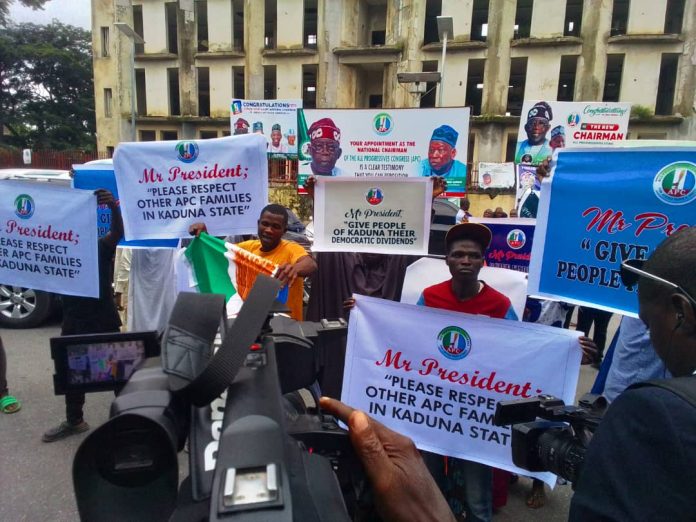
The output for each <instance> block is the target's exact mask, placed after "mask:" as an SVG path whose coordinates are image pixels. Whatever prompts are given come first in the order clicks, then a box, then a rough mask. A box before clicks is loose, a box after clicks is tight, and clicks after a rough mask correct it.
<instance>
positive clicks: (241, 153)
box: [114, 134, 268, 241]
mask: <svg viewBox="0 0 696 522" xmlns="http://www.w3.org/2000/svg"><path fill="white" fill-rule="evenodd" d="M114 169H115V172H116V183H117V184H118V192H119V194H120V196H121V202H122V205H121V208H122V212H123V223H124V229H125V234H126V239H128V240H129V241H130V240H134V239H172V238H180V237H188V236H189V233H188V227H189V225H191V224H193V223H196V222H201V221H203V222H205V224H206V226H207V228H208V232H209V233H210V234H212V235H227V234H251V233H255V232H256V230H257V227H256V221H257V219H258V217H259V214H260V212H261V209H262V208H263V207H264V206H265V205H266V203H267V202H268V161H267V158H266V140H265V138H264V137H263V136H260V135H253V134H252V135H248V136H232V137H228V138H219V139H210V140H192V141H179V142H173V141H157V142H137V143H122V144H121V145H119V146H118V148H117V149H116V154H115V156H114Z"/></svg>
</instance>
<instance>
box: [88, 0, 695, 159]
mask: <svg viewBox="0 0 696 522" xmlns="http://www.w3.org/2000/svg"><path fill="white" fill-rule="evenodd" d="M439 15H444V16H451V17H452V18H453V26H454V34H453V35H451V36H450V40H449V42H448V46H447V53H446V59H445V71H444V77H443V81H442V82H441V83H440V84H437V83H433V84H428V85H427V90H426V92H425V93H413V92H411V91H413V90H415V89H413V86H412V85H409V84H400V83H399V82H398V80H397V73H401V72H428V71H440V70H441V66H442V64H441V63H440V62H441V55H442V44H441V43H440V41H439V38H438V31H437V23H436V17H437V16H439ZM115 23H122V24H126V25H127V26H129V27H130V28H132V29H133V30H134V31H135V33H137V34H138V35H140V36H141V37H142V38H143V39H144V41H145V43H144V44H134V43H133V40H132V39H131V38H130V37H128V36H126V35H125V34H124V33H122V32H121V31H120V30H117V28H116V27H115V25H114V24H115ZM92 28H93V31H92V34H93V50H94V74H95V82H94V84H95V90H96V93H95V94H96V96H95V100H96V113H97V143H98V148H99V150H100V151H107V152H112V151H113V149H114V147H115V146H116V145H117V144H118V143H119V142H120V141H130V140H131V139H133V137H135V139H137V140H141V141H145V140H167V139H183V138H188V139H191V138H211V137H219V136H223V135H228V134H229V131H230V129H229V126H230V124H229V111H230V109H229V107H230V101H231V99H232V98H235V97H236V98H246V99H274V98H278V99H283V98H302V99H303V101H304V105H305V107H327V108H366V107H385V108H400V107H433V106H435V104H436V101H437V99H438V94H439V92H438V91H439V89H444V91H443V93H442V94H443V96H442V105H443V106H445V107H446V106H464V105H466V106H470V107H471V108H472V115H473V117H472V122H471V133H470V136H469V157H468V158H467V159H468V162H469V163H472V164H474V165H475V164H476V163H477V162H479V161H489V162H499V161H506V160H508V161H510V160H511V158H512V156H513V155H514V148H515V142H516V139H517V129H518V124H519V116H520V110H521V107H522V102H523V100H524V99H547V100H565V101H622V102H630V103H632V104H633V105H634V111H633V113H632V114H633V116H632V118H631V125H630V129H629V138H634V139H696V123H695V121H696V120H695V119H694V113H695V112H696V108H695V106H694V92H695V91H696V2H692V1H687V0H613V1H612V0H585V1H582V0H490V1H488V0H179V1H173V2H167V1H165V0H92ZM133 96H135V100H134V101H135V104H134V105H135V125H134V126H133V125H132V124H131V112H132V111H131V101H132V99H133V98H132V97H133ZM133 131H135V132H133Z"/></svg>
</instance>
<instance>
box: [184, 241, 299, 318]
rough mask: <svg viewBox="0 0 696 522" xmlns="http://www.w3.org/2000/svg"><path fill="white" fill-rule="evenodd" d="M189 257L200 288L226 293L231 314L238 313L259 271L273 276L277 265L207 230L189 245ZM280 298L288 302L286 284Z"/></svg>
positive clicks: (210, 292)
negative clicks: (210, 233)
mask: <svg viewBox="0 0 696 522" xmlns="http://www.w3.org/2000/svg"><path fill="white" fill-rule="evenodd" d="M186 259H187V260H188V263H189V266H190V267H191V271H192V273H193V279H194V280H195V282H196V286H197V288H198V291H199V292H201V293H206V294H223V295H224V296H225V301H226V302H227V312H228V314H236V313H237V312H238V311H239V308H240V307H241V306H242V303H243V301H244V299H246V297H247V295H248V294H249V291H250V290H251V287H252V286H253V284H254V281H255V280H256V276H257V275H259V274H265V275H269V276H272V275H273V273H274V272H275V270H276V269H277V268H278V267H277V265H276V264H275V263H273V262H271V261H269V260H267V259H264V258H262V257H260V256H257V255H255V254H252V253H251V252H248V251H246V250H244V249H242V248H239V247H238V246H237V245H233V244H232V243H226V242H225V241H224V240H222V239H218V238H216V237H213V236H211V235H209V234H206V233H205V232H203V233H201V234H200V235H199V236H198V237H196V238H194V240H193V241H191V244H190V245H189V246H188V247H187V248H186ZM278 299H279V300H280V301H282V302H285V300H286V299H287V286H286V287H285V288H284V289H283V290H281V293H280V295H279V296H278Z"/></svg>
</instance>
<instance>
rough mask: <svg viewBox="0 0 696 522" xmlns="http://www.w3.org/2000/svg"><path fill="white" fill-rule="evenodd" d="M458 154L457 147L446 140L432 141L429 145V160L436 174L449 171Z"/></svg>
mask: <svg viewBox="0 0 696 522" xmlns="http://www.w3.org/2000/svg"><path fill="white" fill-rule="evenodd" d="M456 155H457V149H455V148H454V147H452V145H450V144H449V143H445V142H444V141H431V142H430V147H428V162H429V163H430V168H431V169H433V171H434V172H435V173H436V174H438V173H444V172H447V171H448V170H449V168H450V165H452V162H453V161H454V157H455V156H456Z"/></svg>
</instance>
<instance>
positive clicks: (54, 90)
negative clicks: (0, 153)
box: [0, 0, 95, 149]
mask: <svg viewBox="0 0 696 522" xmlns="http://www.w3.org/2000/svg"><path fill="white" fill-rule="evenodd" d="M0 1H2V0H0ZM0 125H4V126H5V127H6V128H7V129H8V130H9V136H7V135H6V136H5V137H4V138H3V139H4V141H5V143H6V144H10V145H15V146H19V147H31V148H36V149H76V148H81V149H94V146H95V136H94V133H95V118H94V87H93V78H92V42H91V35H90V32H89V31H86V30H84V29H81V28H79V27H73V26H71V25H65V24H61V23H60V22H58V21H57V20H53V22H52V23H51V24H50V25H36V24H28V23H25V24H19V25H15V24H10V25H8V26H7V27H6V28H5V29H3V30H2V31H0Z"/></svg>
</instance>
